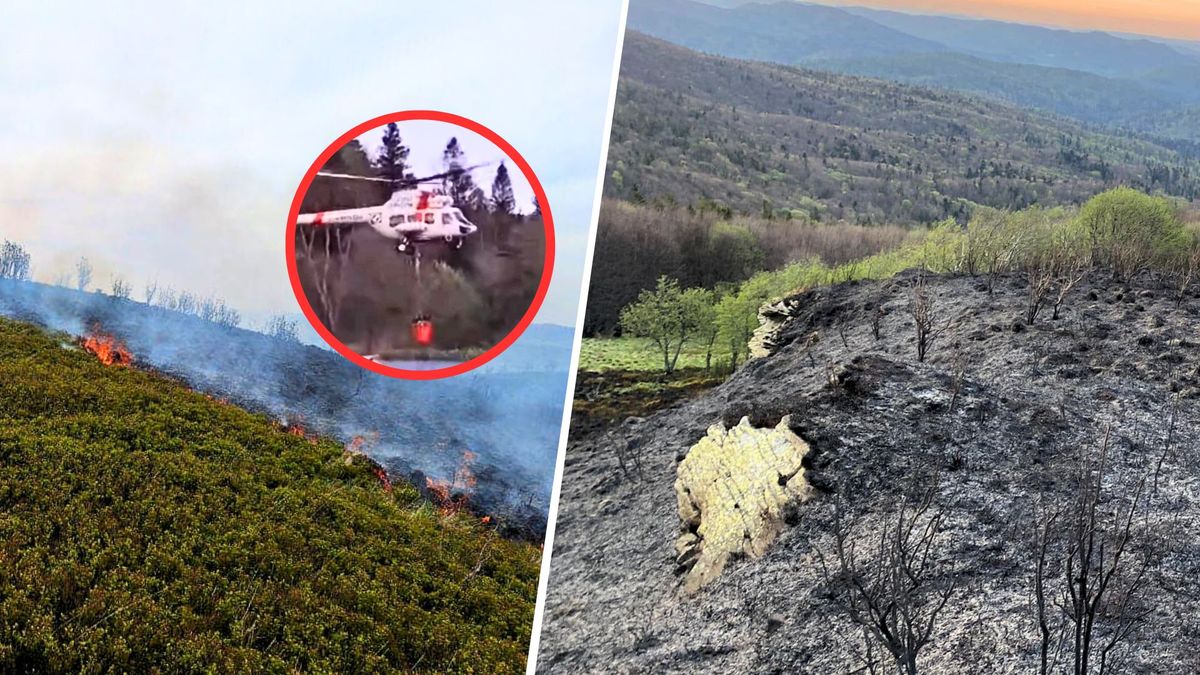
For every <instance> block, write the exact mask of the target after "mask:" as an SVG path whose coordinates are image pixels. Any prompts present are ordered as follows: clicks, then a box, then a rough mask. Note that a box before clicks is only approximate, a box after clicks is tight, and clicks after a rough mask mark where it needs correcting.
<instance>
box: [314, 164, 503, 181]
mask: <svg viewBox="0 0 1200 675" xmlns="http://www.w3.org/2000/svg"><path fill="white" fill-rule="evenodd" d="M495 163H496V162H495V161H492V162H480V163H479V164H472V165H471V166H460V167H456V168H453V169H450V170H449V171H443V172H441V173H435V174H433V175H432V176H424V177H422V178H401V179H399V180H392V179H390V178H380V177H379V176H359V175H355V174H352V173H332V172H329V171H318V172H317V175H318V176H323V177H325V178H346V179H349V180H366V181H371V182H374V183H390V184H393V185H396V186H409V185H420V184H422V183H434V182H437V181H440V180H442V179H443V178H449V177H450V176H459V175H462V174H464V173H468V172H470V171H474V170H475V169H479V168H482V167H485V166H488V165H490V164H495Z"/></svg>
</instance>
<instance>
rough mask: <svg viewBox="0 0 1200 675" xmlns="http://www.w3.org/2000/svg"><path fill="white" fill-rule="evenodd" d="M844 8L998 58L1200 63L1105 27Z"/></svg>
mask: <svg viewBox="0 0 1200 675" xmlns="http://www.w3.org/2000/svg"><path fill="white" fill-rule="evenodd" d="M845 11H846V12H847V13H850V14H853V15H855V16H860V17H864V18H867V19H870V20H871V21H873V22H875V23H876V24H879V25H881V26H886V27H888V28H891V29H893V30H897V31H900V32H902V33H905V34H907V35H912V36H914V37H918V38H921V39H924V40H929V41H930V42H934V43H937V44H939V45H944V46H945V47H948V48H950V49H953V50H955V51H957V52H961V53H965V54H973V55H976V56H981V57H984V58H987V59H991V60H994V61H1003V62H1008V63H1027V64H1031V65H1038V66H1047V67H1051V68H1068V69H1070V70H1079V71H1083V72H1087V73H1095V74H1097V75H1104V76H1108V77H1131V76H1138V75H1142V74H1144V73H1148V72H1150V71H1154V70H1161V69H1164V68H1172V67H1182V66H1195V65H1197V60H1196V59H1194V58H1192V57H1190V56H1188V55H1185V54H1183V53H1181V52H1180V51H1179V50H1177V49H1173V48H1171V47H1169V46H1167V45H1164V44H1161V43H1158V42H1154V41H1151V40H1148V39H1144V38H1129V37H1117V36H1115V35H1111V34H1109V33H1104V32H1100V31H1072V30H1063V29H1056V28H1043V27H1040V26H1030V25H1024V24H1017V23H1009V22H1004V21H992V20H986V19H961V18H954V17H947V16H935V15H929V14H908V13H904V12H893V11H887V10H880V9H868V8H865V7H852V8H847V9H846V10H845Z"/></svg>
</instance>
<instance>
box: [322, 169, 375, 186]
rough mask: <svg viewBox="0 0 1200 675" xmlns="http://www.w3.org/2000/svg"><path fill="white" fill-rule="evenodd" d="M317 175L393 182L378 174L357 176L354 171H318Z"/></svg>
mask: <svg viewBox="0 0 1200 675" xmlns="http://www.w3.org/2000/svg"><path fill="white" fill-rule="evenodd" d="M317 175H318V176H324V177H326V178H349V179H352V180H369V181H374V182H376V183H391V182H393V181H391V180H388V179H387V178H379V177H376V176H356V175H354V174H352V173H330V172H328V171H318V172H317Z"/></svg>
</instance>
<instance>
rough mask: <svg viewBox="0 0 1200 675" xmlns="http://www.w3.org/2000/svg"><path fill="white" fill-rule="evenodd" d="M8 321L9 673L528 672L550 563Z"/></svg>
mask: <svg viewBox="0 0 1200 675" xmlns="http://www.w3.org/2000/svg"><path fill="white" fill-rule="evenodd" d="M69 343H70V338H69V337H68V336H65V335H61V334H47V333H46V332H44V331H42V330H41V329H38V328H36V327H33V326H30V325H27V324H21V323H16V322H12V321H7V320H3V319H0V671H2V672H39V673H67V672H69V673H101V672H256V673H257V672H273V673H285V672H369V673H384V672H438V673H442V672H465V673H470V672H477V673H478V672H487V673H491V672H514V673H515V672H521V671H523V670H524V668H525V656H526V650H527V648H528V642H529V635H530V627H531V624H532V620H533V609H534V601H535V595H536V591H537V583H538V572H539V562H540V559H541V552H540V551H539V549H538V548H537V547H535V546H531V545H528V544H523V543H517V542H511V541H507V540H504V539H502V538H499V537H498V536H496V535H495V533H494V532H492V531H490V530H488V529H487V528H486V527H484V526H482V525H481V524H479V523H478V522H477V521H476V520H474V519H472V518H469V517H467V516H462V515H459V516H449V517H443V516H441V515H439V514H438V512H437V511H436V510H435V509H432V508H430V507H429V504H428V502H426V501H424V500H423V499H421V497H420V496H419V495H418V493H417V491H416V490H415V489H414V488H412V487H411V486H408V485H396V486H395V487H394V488H393V489H392V490H390V491H389V490H385V489H384V488H383V486H382V485H381V483H380V480H379V479H377V478H376V476H375V475H373V474H372V468H373V467H371V466H369V465H368V464H367V463H364V462H357V461H350V462H349V463H347V461H346V459H345V457H344V455H343V448H342V447H341V445H340V444H338V443H336V442H334V441H331V440H328V439H315V438H314V439H309V438H304V437H301V436H295V435H292V434H290V433H287V431H285V430H284V429H281V428H280V427H279V426H278V425H277V424H276V423H275V422H273V421H272V420H271V419H268V418H267V417H266V416H264V415H255V414H251V413H249V412H247V411H245V410H243V409H240V408H238V407H236V406H232V405H228V404H224V403H221V402H219V401H216V400H213V399H211V398H209V397H207V396H204V395H202V394H199V393H196V392H193V391H191V390H189V389H187V388H185V387H183V386H181V385H180V384H179V383H177V382H175V381H173V380H171V379H168V378H166V377H163V376H160V375H157V374H154V373H151V372H145V371H141V370H137V369H133V368H123V367H112V366H104V365H102V364H101V363H100V362H99V361H98V360H97V359H96V358H95V357H93V356H92V355H90V354H88V353H86V352H84V351H83V350H81V349H71V348H69V347H68V348H64V347H63V345H64V344H68V345H69Z"/></svg>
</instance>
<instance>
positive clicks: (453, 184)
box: [442, 138, 476, 208]
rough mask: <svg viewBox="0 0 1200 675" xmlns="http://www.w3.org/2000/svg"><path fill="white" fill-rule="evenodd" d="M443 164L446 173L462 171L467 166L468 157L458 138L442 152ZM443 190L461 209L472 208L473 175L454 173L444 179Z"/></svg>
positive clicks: (453, 139) (451, 140) (452, 140)
mask: <svg viewBox="0 0 1200 675" xmlns="http://www.w3.org/2000/svg"><path fill="white" fill-rule="evenodd" d="M442 163H443V164H444V165H445V168H446V171H456V170H461V169H462V168H463V167H464V166H465V165H466V157H465V156H464V155H463V151H462V147H461V146H459V144H458V138H451V139H450V142H449V143H447V144H446V149H445V150H444V151H443V152H442ZM442 188H443V189H445V191H446V194H448V195H450V198H451V199H453V200H454V203H455V204H458V205H459V206H461V207H465V208H472V207H473V206H475V205H473V204H471V197H472V192H474V191H475V189H476V187H475V181H473V180H471V174H469V173H466V172H461V173H454V174H451V175H449V176H446V177H445V178H443V179H442Z"/></svg>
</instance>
